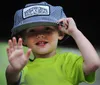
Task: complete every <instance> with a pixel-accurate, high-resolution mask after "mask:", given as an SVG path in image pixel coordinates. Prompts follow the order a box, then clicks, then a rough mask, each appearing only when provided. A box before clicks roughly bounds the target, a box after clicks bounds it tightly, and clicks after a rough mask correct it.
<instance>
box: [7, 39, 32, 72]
mask: <svg viewBox="0 0 100 85" xmlns="http://www.w3.org/2000/svg"><path fill="white" fill-rule="evenodd" d="M8 45H9V47H8V48H7V54H8V60H9V63H10V68H12V69H13V72H20V71H21V70H22V69H23V67H24V66H25V65H26V64H27V62H28V59H29V56H30V53H31V49H28V51H27V53H26V54H24V51H23V46H22V39H21V38H19V40H18V43H17V41H16V38H15V37H13V38H12V40H9V41H8ZM12 69H11V70H12Z"/></svg>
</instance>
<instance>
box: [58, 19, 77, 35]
mask: <svg viewBox="0 0 100 85" xmlns="http://www.w3.org/2000/svg"><path fill="white" fill-rule="evenodd" d="M59 23H60V24H59V29H60V30H61V31H62V32H64V33H65V34H68V35H71V34H72V33H73V32H74V31H76V30H78V29H77V26H76V23H75V21H74V20H73V18H63V19H60V20H59Z"/></svg>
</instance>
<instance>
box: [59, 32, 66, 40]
mask: <svg viewBox="0 0 100 85" xmlns="http://www.w3.org/2000/svg"><path fill="white" fill-rule="evenodd" d="M64 36H65V33H63V32H61V31H60V32H59V38H58V39H59V40H62V39H63V38H64Z"/></svg>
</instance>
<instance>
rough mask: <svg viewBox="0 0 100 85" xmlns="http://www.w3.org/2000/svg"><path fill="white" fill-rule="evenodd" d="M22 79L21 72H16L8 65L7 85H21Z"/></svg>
mask: <svg viewBox="0 0 100 85" xmlns="http://www.w3.org/2000/svg"><path fill="white" fill-rule="evenodd" d="M20 77H21V74H20V72H16V71H15V70H14V69H13V68H12V67H11V66H10V65H8V67H7V69H6V80H7V85H19V83H20Z"/></svg>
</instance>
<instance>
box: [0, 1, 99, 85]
mask: <svg viewBox="0 0 100 85" xmlns="http://www.w3.org/2000/svg"><path fill="white" fill-rule="evenodd" d="M40 1H47V2H48V3H50V4H52V5H60V6H62V7H63V10H64V12H65V14H66V16H67V17H73V18H74V20H75V22H76V24H77V27H78V29H79V30H80V31H82V33H83V34H84V35H85V36H86V37H87V38H88V39H89V41H90V42H91V43H92V44H93V46H94V47H95V48H96V50H97V52H98V54H99V55H100V49H99V47H100V35H99V34H100V32H99V29H100V14H99V11H100V7H99V2H98V1H97V0H95V1H94V0H10V1H9V0H6V1H5V0H4V1H2V2H0V3H1V5H2V6H1V5H0V7H1V9H0V11H1V12H0V15H1V16H0V23H1V24H0V26H1V27H0V29H1V30H0V85H6V81H5V70H6V66H7V65H8V63H9V62H8V60H7V55H6V47H7V41H8V39H10V38H11V28H12V27H13V18H14V14H15V12H16V10H18V9H20V8H23V7H24V6H25V4H27V3H34V2H36V3H37V2H40ZM59 46H61V48H62V50H63V51H72V52H75V53H78V54H80V53H79V50H78V49H77V46H76V43H75V42H74V40H73V39H72V37H69V38H67V39H65V40H64V42H61V43H60V44H59ZM99 80H100V70H98V71H97V74H96V82H95V83H94V84H92V85H100V81H99ZM80 85H87V84H86V83H82V84H80Z"/></svg>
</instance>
